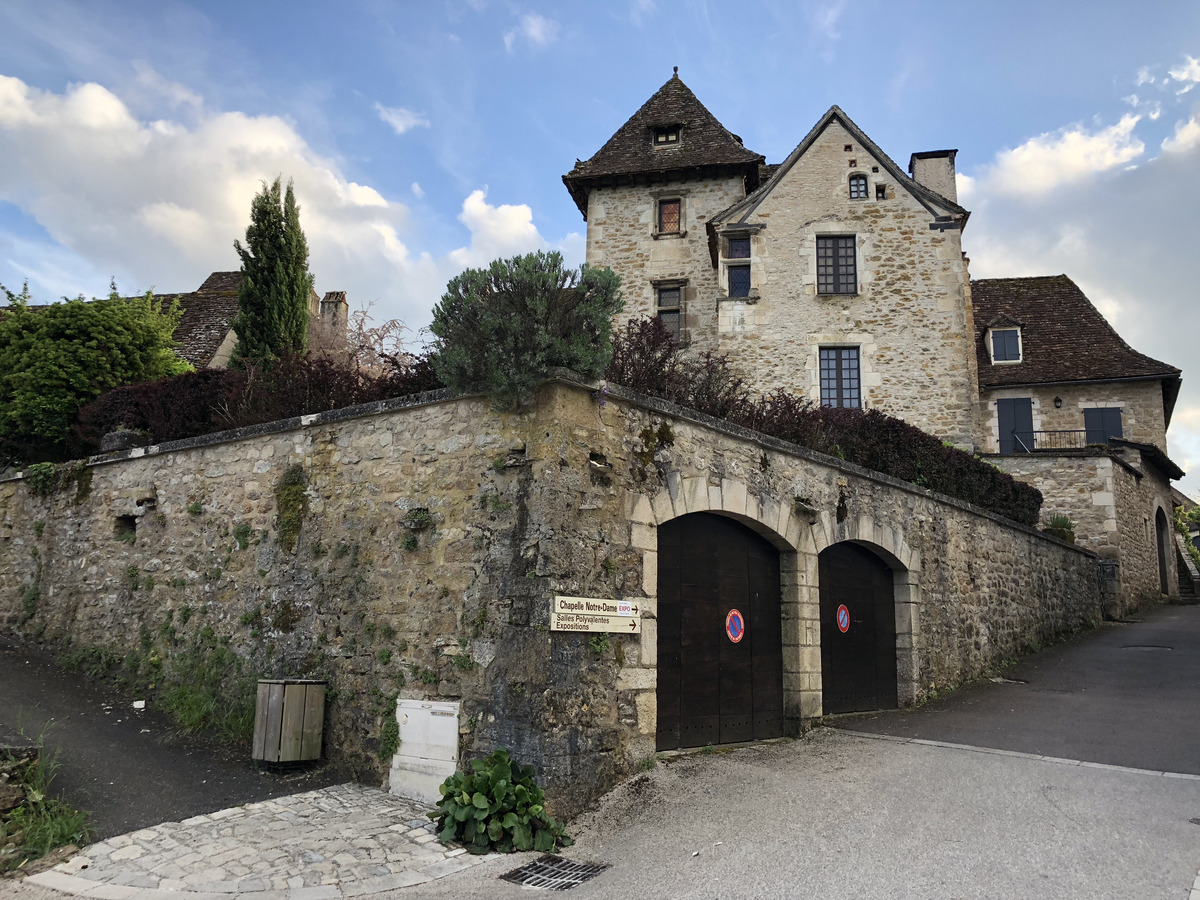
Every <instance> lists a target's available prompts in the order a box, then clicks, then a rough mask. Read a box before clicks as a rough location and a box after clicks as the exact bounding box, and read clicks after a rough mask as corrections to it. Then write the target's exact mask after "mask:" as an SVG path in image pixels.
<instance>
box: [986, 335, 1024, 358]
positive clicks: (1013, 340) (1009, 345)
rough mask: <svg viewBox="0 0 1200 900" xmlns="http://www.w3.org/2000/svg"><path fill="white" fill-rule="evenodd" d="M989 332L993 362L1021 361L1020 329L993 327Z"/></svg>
mask: <svg viewBox="0 0 1200 900" xmlns="http://www.w3.org/2000/svg"><path fill="white" fill-rule="evenodd" d="M989 334H990V341H989V343H990V345H991V351H992V362H993V363H1018V362H1020V361H1021V329H1019V328H993V329H991V330H990V332H989Z"/></svg>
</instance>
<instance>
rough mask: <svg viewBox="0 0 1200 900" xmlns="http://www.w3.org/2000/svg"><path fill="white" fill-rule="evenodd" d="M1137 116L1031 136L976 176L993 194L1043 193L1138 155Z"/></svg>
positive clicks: (1139, 142)
mask: <svg viewBox="0 0 1200 900" xmlns="http://www.w3.org/2000/svg"><path fill="white" fill-rule="evenodd" d="M1140 119H1141V116H1137V115H1132V114H1130V115H1125V116H1122V117H1121V121H1120V122H1118V123H1117V124H1115V125H1110V126H1109V127H1107V128H1103V129H1101V130H1100V131H1097V132H1094V133H1090V132H1088V131H1087V130H1086V129H1084V128H1083V126H1081V125H1072V126H1069V127H1067V128H1063V129H1060V130H1059V131H1057V132H1053V133H1049V132H1048V133H1046V134H1042V135H1039V136H1038V137H1035V138H1030V139H1029V140H1028V141H1026V142H1025V143H1024V144H1022V145H1021V146H1019V147H1016V148H1014V149H1012V150H1002V151H1001V152H999V153H997V154H996V160H995V162H994V163H992V164H991V165H990V166H987V167H985V168H984V170H983V172H982V174H981V175H980V176H978V178H979V180H980V181H981V182H986V185H987V188H988V190H989V191H990V192H994V193H1000V194H1018V195H1038V194H1045V193H1047V192H1049V191H1053V190H1054V189H1055V188H1057V187H1060V186H1062V185H1065V184H1070V183H1072V182H1076V181H1079V180H1080V179H1082V178H1086V177H1087V176H1089V175H1094V174H1096V173H1099V172H1104V171H1107V170H1109V169H1112V168H1114V167H1116V166H1121V165H1123V164H1125V163H1128V162H1129V161H1130V160H1133V159H1136V158H1137V157H1139V156H1141V154H1142V152H1143V151H1144V150H1145V149H1146V145H1145V144H1143V143H1142V141H1141V140H1140V139H1139V138H1138V137H1137V136H1136V135H1135V134H1134V133H1133V129H1134V126H1135V125H1137V123H1138V122H1139V121H1140Z"/></svg>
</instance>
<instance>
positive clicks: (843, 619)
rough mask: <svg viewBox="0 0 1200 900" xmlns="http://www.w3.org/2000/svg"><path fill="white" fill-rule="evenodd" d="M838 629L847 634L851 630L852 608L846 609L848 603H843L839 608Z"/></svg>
mask: <svg viewBox="0 0 1200 900" xmlns="http://www.w3.org/2000/svg"><path fill="white" fill-rule="evenodd" d="M837 623H838V631H840V632H841V633H842V634H845V633H846V632H847V631H849V630H850V610H848V609H846V604H845V603H843V604H842V605H841V606H839V607H838V609H837Z"/></svg>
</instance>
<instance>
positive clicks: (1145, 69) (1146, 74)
mask: <svg viewBox="0 0 1200 900" xmlns="http://www.w3.org/2000/svg"><path fill="white" fill-rule="evenodd" d="M1143 84H1154V76H1153V75H1151V74H1150V67H1149V66H1142V67H1141V68H1140V69H1138V73H1137V81H1135V82H1134V85H1135V86H1137V87H1141V86H1142V85H1143Z"/></svg>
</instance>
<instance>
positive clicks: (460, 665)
mask: <svg viewBox="0 0 1200 900" xmlns="http://www.w3.org/2000/svg"><path fill="white" fill-rule="evenodd" d="M454 668H456V669H459V670H460V671H463V672H469V671H471V670H472V669H473V668H475V657H473V656H471V654H470V653H459V654H457V655H456V656H455V657H454Z"/></svg>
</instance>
